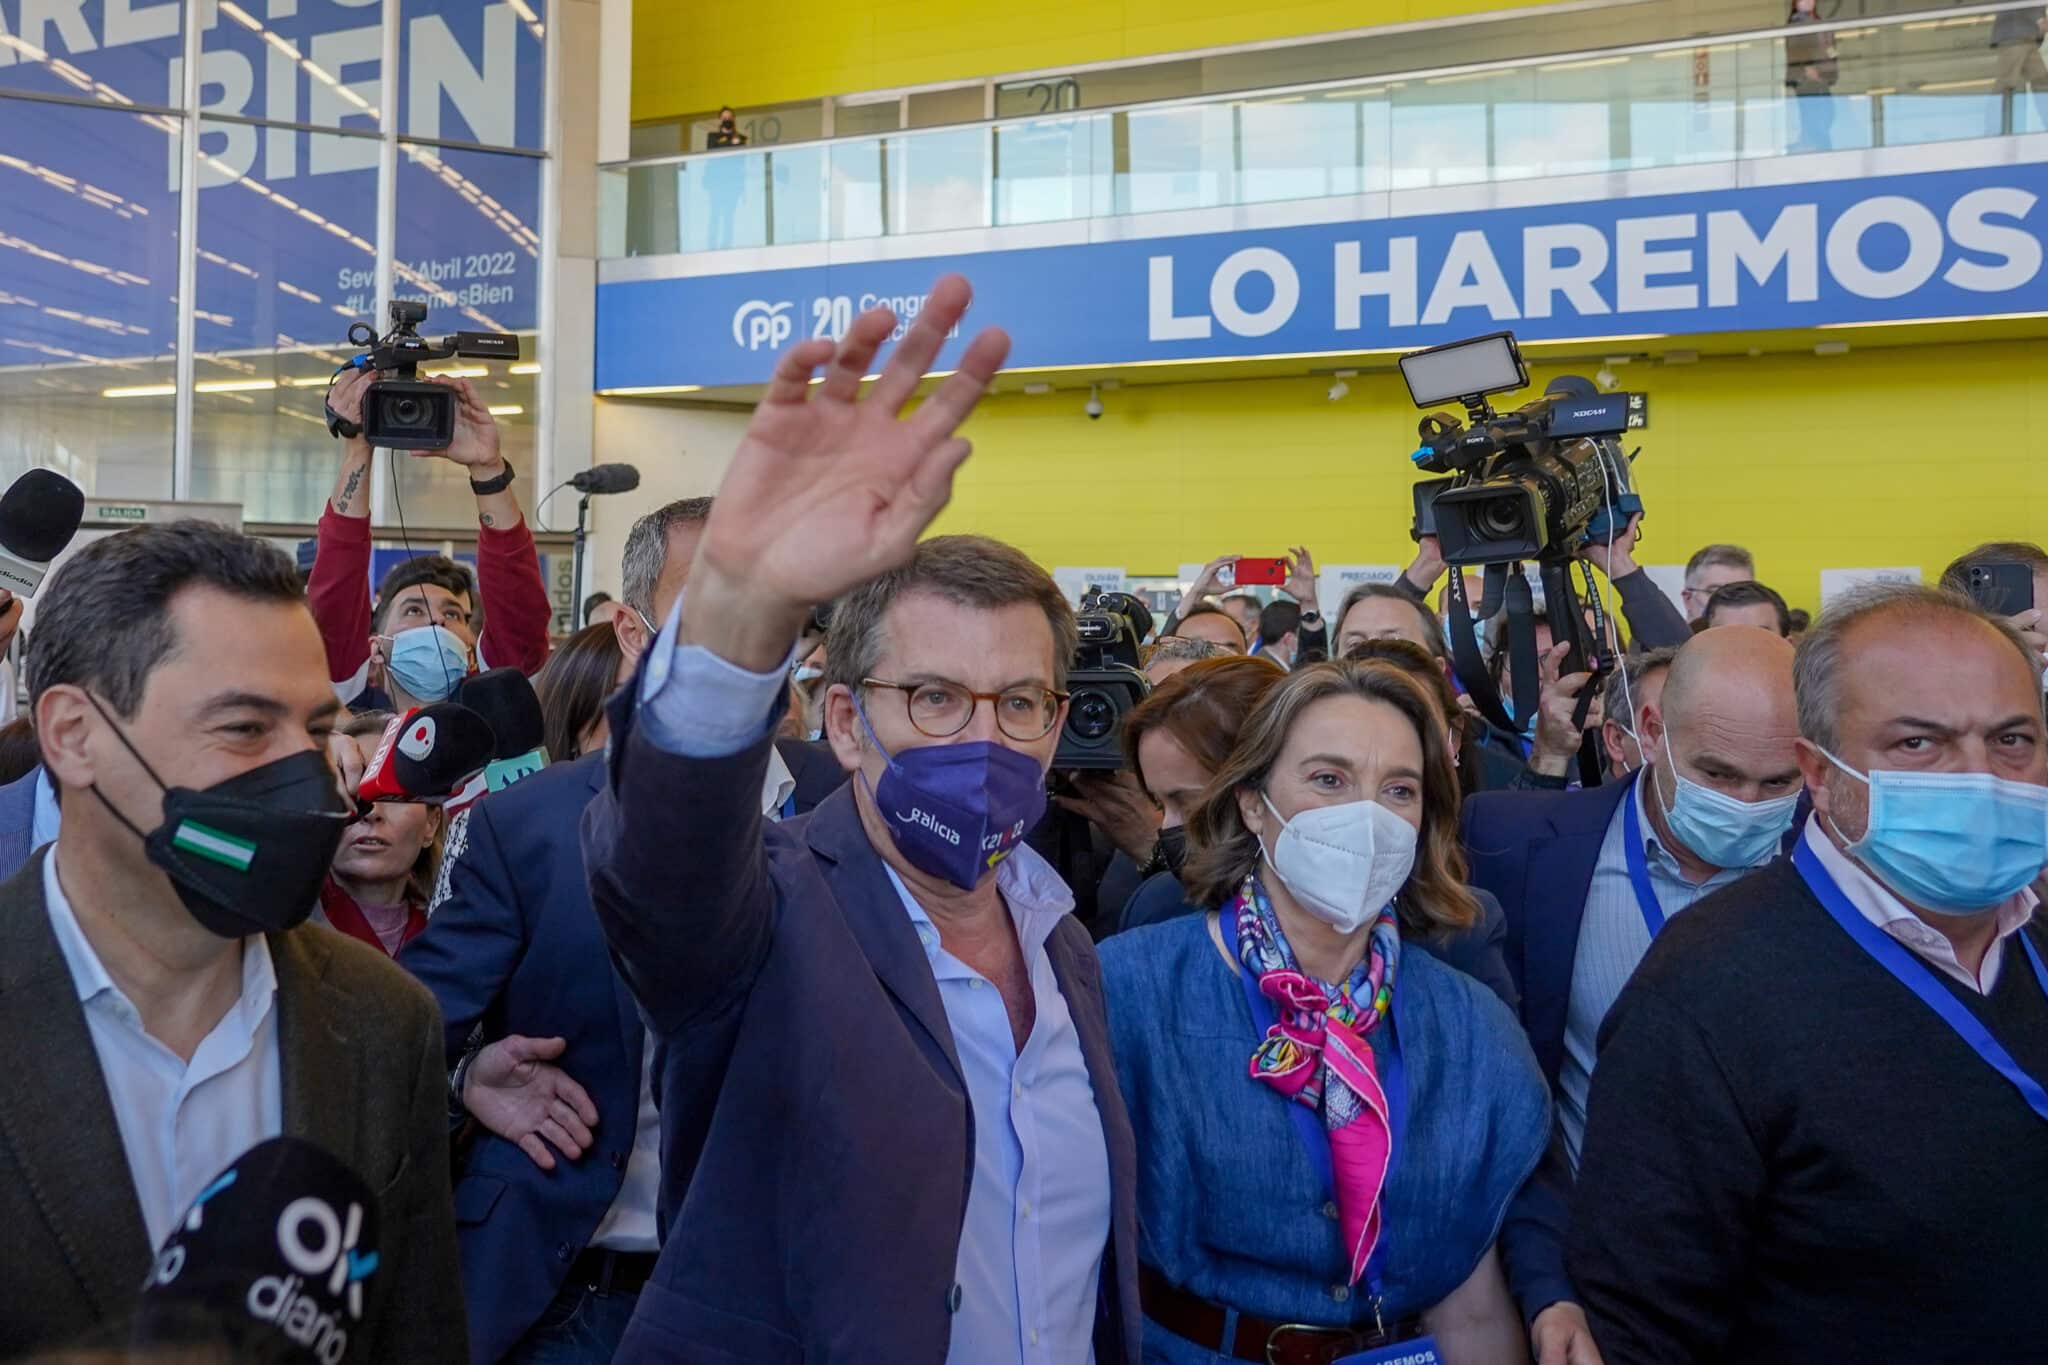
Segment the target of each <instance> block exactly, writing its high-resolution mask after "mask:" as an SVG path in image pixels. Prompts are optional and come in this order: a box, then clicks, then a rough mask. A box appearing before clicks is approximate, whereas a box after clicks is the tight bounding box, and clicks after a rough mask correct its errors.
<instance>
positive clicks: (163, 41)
mask: <svg viewBox="0 0 2048 1365" xmlns="http://www.w3.org/2000/svg"><path fill="white" fill-rule="evenodd" d="M229 2H230V3H231V2H232V0H229ZM183 8H184V0H128V3H126V4H122V5H114V4H108V3H106V2H105V0H84V3H80V2H79V0H70V3H66V4H44V3H34V2H33V0H31V3H26V4H24V3H14V4H8V5H6V6H4V7H0V90H33V91H37V92H40V93H44V94H52V95H70V96H74V97H82V98H85V99H93V100H103V101H105V102H107V103H110V104H144V105H157V106H165V107H176V106H179V105H182V104H183V103H184V102H185V100H184V84H183V82H184V76H183V75H182V73H181V72H180V71H179V70H178V68H180V67H182V66H183V65H184V63H183V62H181V61H180V60H179V57H180V54H181V53H183V52H184V50H185V40H184V38H183V37H182V36H181V35H182V34H183V32H184V29H183V26H182V18H181V14H180V11H182V10H183ZM8 131H9V133H10V134H11V133H12V132H13V130H12V129H11V128H10V129H9V130H8ZM7 143H8V145H9V146H11V147H21V146H26V145H32V144H26V143H23V142H20V141H18V140H16V139H14V138H12V137H11V136H10V137H9V138H8V139H7Z"/></svg>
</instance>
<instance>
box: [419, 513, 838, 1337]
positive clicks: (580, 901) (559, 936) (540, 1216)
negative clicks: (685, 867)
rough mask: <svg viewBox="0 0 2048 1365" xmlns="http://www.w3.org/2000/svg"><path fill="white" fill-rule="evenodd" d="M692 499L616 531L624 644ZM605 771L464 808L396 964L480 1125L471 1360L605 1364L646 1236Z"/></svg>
mask: <svg viewBox="0 0 2048 1365" xmlns="http://www.w3.org/2000/svg"><path fill="white" fill-rule="evenodd" d="M709 506H710V499H708V498H695V499H686V500H684V501H682V502H677V503H671V504H669V505H668V506H666V507H663V508H661V509H659V510H658V511H655V512H652V513H650V514H648V515H647V516H645V517H642V518H641V519H640V520H639V521H638V522H637V523H635V525H634V527H633V529H632V531H631V533H630V534H629V535H628V536H627V538H626V552H625V603H626V606H627V608H628V609H627V610H625V611H622V612H621V613H619V616H618V617H617V618H615V619H614V628H615V629H617V630H618V631H619V634H620V641H621V644H622V645H624V646H625V648H626V649H627V651H628V653H629V654H633V655H637V654H638V653H639V652H640V651H641V650H642V649H644V647H645V643H646V641H647V639H648V632H647V631H646V629H645V621H646V619H647V618H648V617H653V618H655V619H660V617H661V615H662V614H663V613H665V612H666V611H667V610H668V609H669V607H670V606H671V605H673V603H674V602H675V600H676V598H677V596H678V595H679V594H680V593H681V592H682V589H683V583H684V581H685V579H686V578H687V576H688V574H689V568H690V561H691V558H692V556H693V555H695V553H696V549H697V538H698V536H699V535H700V534H701V533H702V531H703V529H704V518H705V515H706V514H707V512H708V510H709ZM815 747H816V746H810V745H803V744H796V743H785V744H783V745H781V746H780V749H779V754H778V757H777V759H776V760H774V761H772V762H771V764H770V771H769V773H768V775H767V777H766V778H765V779H764V781H763V783H762V786H761V797H760V808H761V810H762V813H763V814H764V815H770V816H777V817H779V816H781V815H782V814H784V813H785V811H792V808H793V811H792V813H794V812H798V811H806V810H809V809H810V808H811V807H812V806H813V805H815V804H816V803H817V802H818V800H820V799H821V798H822V796H823V795H825V794H829V793H830V791H831V790H832V789H833V788H835V787H837V786H838V785H839V784H840V782H841V781H842V780H843V778H844V774H842V773H840V772H839V771H838V765H837V763H836V762H834V761H832V760H831V759H830V755H829V753H828V754H826V755H824V757H823V758H822V760H821V758H820V756H819V755H818V754H817V753H816V752H814V749H815ZM786 765H787V766H786ZM791 767H800V768H802V769H803V770H804V772H805V774H806V779H807V780H804V781H800V780H798V779H796V778H794V777H793V776H792V774H791V771H790V769H791ZM604 773H605V768H604V758H603V755H601V754H591V755H588V756H586V757H584V758H581V759H579V760H577V761H576V762H574V763H567V764H562V765H559V766H557V767H553V768H549V769H547V770H546V771H544V772H541V773H539V774H537V775H536V776H534V777H531V778H528V779H527V780H526V781H524V782H521V783H519V784H518V785H517V786H515V787H512V788H510V789H508V790H506V791H504V792H501V793H499V794H497V795H495V796H492V797H490V798H488V799H487V800H484V801H480V802H478V803H477V804H476V805H475V806H474V807H472V808H471V809H470V810H469V811H468V812H466V815H465V825H466V830H465V834H464V837H463V840H462V844H461V847H460V850H459V852H456V853H454V854H452V855H451V861H450V865H449V868H448V874H447V880H446V885H447V888H448V892H447V895H446V896H445V898H444V899H442V901H441V902H440V904H439V905H437V906H436V908H435V911H434V915H433V918H432V919H431V920H430V921H429V922H428V925H427V929H426V932H425V933H423V934H421V935H420V937H419V938H417V939H415V940H414V941H413V942H412V943H410V944H408V945H407V946H406V950H405V952H404V953H403V954H401V956H400V958H399V961H400V964H401V965H402V966H405V967H407V968H409V969H411V971H412V972H413V973H414V975H416V976H418V977H419V978H420V979H421V980H422V981H423V982H425V983H426V985H427V987H428V989H430V990H431V991H433V993H434V996H435V998H436V999H437V1000H438V1001H439V1002H440V1005H441V1013H442V1016H443V1019H444V1022H445V1024H446V1027H447V1047H448V1055H449V1057H450V1058H457V1059H463V1058H464V1054H465V1051H466V1050H468V1051H470V1052H471V1053H472V1055H470V1056H469V1057H467V1058H466V1059H464V1060H463V1061H462V1062H461V1063H459V1064H458V1066H457V1068H456V1069H457V1080H456V1081H455V1082H454V1094H455V1095H457V1096H459V1097H460V1101H459V1102H460V1103H461V1104H462V1105H463V1107H464V1108H466V1109H467V1111H468V1112H469V1113H470V1114H471V1115H472V1116H474V1117H475V1118H476V1119H477V1120H478V1123H479V1125H480V1126H481V1128H482V1130H483V1131H482V1133H481V1134H480V1135H479V1137H478V1140H477V1141H476V1142H475V1143H474V1145H472V1146H471V1147H470V1148H469V1149H468V1151H467V1153H466V1155H465V1158H464V1161H463V1165H462V1169H461V1172H460V1174H459V1177H458V1179H457V1182H456V1196H455V1210H456V1213H455V1216H456V1221H457V1224H458V1232H459V1242H460V1247H461V1253H462V1272H463V1280H464V1285H465V1289H466V1294H465V1298H466V1300H467V1303H468V1307H469V1322H470V1350H471V1356H472V1359H473V1360H474V1361H476V1362H478V1363H479V1365H482V1363H483V1362H490V1361H499V1360H514V1361H524V1360H546V1361H550V1362H561V1361H592V1362H599V1363H600V1365H601V1363H602V1362H608V1361H610V1360H611V1358H612V1355H613V1353H614V1351H616V1349H617V1347H618V1344H619V1338H620V1337H621V1336H622V1335H623V1333H624V1331H625V1327H626V1322H627V1320H628V1319H629V1318H630V1317H631V1316H632V1311H633V1305H634V1303H635V1301H636V1300H637V1298H638V1291H639V1288H640V1285H641V1284H642V1283H643V1282H644V1281H645V1280H646V1279H647V1276H648V1274H649V1272H650V1271H652V1270H653V1268H654V1260H655V1253H656V1251H657V1250H658V1249H659V1245H660V1237H659V1233H658V1222H657V1218H656V1195H657V1192H658V1189H659V1181H660V1143H659V1134H660V1121H659V1119H658V1117H657V1116H656V1111H655V1107H654V1100H653V1094H652V1090H651V1087H650V1085H649V1083H648V1078H649V1076H650V1074H651V1071H652V1058H653V1049H652V1048H650V1047H648V1046H647V1044H646V1041H645V1031H644V1030H643V1029H642V1027H641V1024H640V1016H639V1013H638V1011H637V1010H636V1009H635V1007H634V1004H633V999H632V996H631V995H630V994H628V993H627V991H626V989H625V987H624V985H623V984H622V983H621V982H620V981H619V980H618V977H617V974H616V973H615V972H614V971H613V969H612V965H611V958H610V956H609V954H608V952H607V950H606V947H605V941H604V933H603V931H602V930H601V929H600V928H599V927H598V923H597V918H596V916H595V915H594V914H593V913H592V911H591V908H590V893H589V890H588V884H587V881H586V879H585V876H584V869H583V850H582V845H581V842H580V840H579V838H578V834H577V826H578V822H579V819H580V817H581V815H582V813H583V808H584V807H585V806H586V805H588V804H589V803H590V800H591V798H592V797H594V796H595V795H596V794H597V792H598V791H599V790H600V788H602V786H603V785H604ZM473 1030H478V1031H480V1036H479V1041H480V1042H481V1043H482V1044H484V1045H483V1046H481V1047H480V1048H472V1047H470V1046H469V1040H470V1038H471V1034H472V1031H473Z"/></svg>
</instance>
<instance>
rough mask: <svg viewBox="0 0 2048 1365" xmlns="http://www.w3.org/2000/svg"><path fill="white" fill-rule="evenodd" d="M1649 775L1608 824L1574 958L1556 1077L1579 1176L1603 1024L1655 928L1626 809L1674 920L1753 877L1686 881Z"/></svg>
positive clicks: (1731, 874)
mask: <svg viewBox="0 0 2048 1365" xmlns="http://www.w3.org/2000/svg"><path fill="white" fill-rule="evenodd" d="M1648 774H1649V769H1647V768H1646V769H1644V770H1643V775H1642V776H1641V777H1639V778H1638V779H1637V780H1636V782H1635V783H1634V784H1633V785H1634V787H1635V790H1634V791H1632V792H1630V793H1629V794H1628V795H1627V796H1626V797H1625V798H1623V801H1622V803H1621V804H1618V805H1616V806H1615V808H1614V814H1613V816H1612V817H1611V818H1610V819H1609V820H1608V822H1607V837H1606V838H1605V839H1604V840H1603V841H1602V842H1601V844H1600V857H1599V859H1598V860H1597V861H1596V862H1595V863H1594V864H1593V881H1592V884H1591V886H1590V887H1589V888H1588V889H1587V892H1586V917H1585V919H1584V921H1583V922H1582V923H1581V924H1580V926H1579V948H1578V952H1577V953H1576V954H1575V955H1574V956H1573V958H1572V994H1571V1000H1570V1002H1569V1003H1568V1005H1567V1006H1566V1009H1565V1024H1564V1065H1563V1066H1562V1067H1561V1068H1560V1069H1559V1071H1558V1076H1557V1089H1558V1096H1557V1117H1558V1122H1559V1124H1560V1125H1561V1126H1562V1127H1563V1128H1564V1145H1565V1153H1566V1155H1567V1156H1569V1157H1570V1158H1571V1163H1572V1169H1573V1170H1575V1171H1576V1170H1577V1169H1578V1168H1579V1144H1580V1143H1581V1142H1582V1141H1583V1140H1584V1139H1585V1136H1586V1097H1587V1095H1588V1094H1589V1093H1590V1092H1591V1090H1592V1087H1593V1064H1594V1059H1595V1057H1596V1056H1597V1055H1598V1053H1599V1041H1600V1025H1601V1023H1602V1022H1603V1021H1605V1020H1606V1018H1607V1011H1609V1010H1611V1009H1613V1008H1614V1002H1615V1001H1616V1000H1617V999H1619V998H1620V996H1621V988H1622V987H1623V986H1626V985H1627V984H1628V979H1629V977H1631V976H1633V975H1635V970H1636V967H1637V966H1638V965H1639V964H1640V963H1641V962H1642V960H1643V956H1644V954H1646V953H1648V952H1649V951H1650V928H1649V926H1648V925H1646V924H1644V923H1643V912H1642V908H1641V907H1640V906H1638V905H1637V904H1636V888H1635V883H1634V882H1632V881H1630V880H1629V875H1628V826H1627V822H1626V817H1627V814H1628V806H1627V802H1630V801H1633V802H1634V803H1635V806H1636V817H1637V818H1638V819H1639V820H1640V821H1641V822H1642V831H1643V850H1644V853H1645V855H1646V861H1647V862H1648V864H1649V869H1650V885H1651V887H1652V888H1653V889H1655V891H1656V893H1657V906H1658V908H1659V909H1660V910H1662V911H1663V912H1664V917H1665V919H1666V920H1667V921H1669V920H1670V919H1672V918H1673V917H1675V916H1676V915H1678V914H1679V912H1680V911H1683V910H1688V909H1690V908H1692V906H1693V905H1695V904H1696V903H1698V902H1699V901H1701V900H1703V899H1704V898H1705V897H1706V896H1707V895H1708V894H1709V893H1711V892H1714V891H1719V890H1720V889H1721V888H1722V887H1724V886H1727V885H1729V884H1730V883H1731V882H1736V881H1739V880H1741V879H1742V878H1743V877H1746V876H1748V875H1749V873H1750V871H1751V869H1749V868H1746V867H1729V868H1722V869H1721V870H1720V871H1718V872H1716V873H1715V874H1714V875H1713V876H1711V877H1709V878H1708V879H1707V880H1706V881H1705V882H1702V883H1697V884H1695V883H1693V882H1691V881H1688V880H1686V876H1685V873H1684V871H1683V870H1682V869H1681V868H1680V867H1679V865H1678V858H1677V856H1676V855H1675V854H1673V853H1672V852H1671V850H1670V849H1668V848H1666V847H1664V844H1663V842H1662V841H1661V840H1659V839H1658V838H1657V827H1656V826H1655V825H1653V824H1651V823H1650V814H1649V812H1648V811H1647V810H1645V809H1644V807H1643V789H1644V788H1645V787H1646V786H1648V785H1649V782H1650V778H1649V775H1648Z"/></svg>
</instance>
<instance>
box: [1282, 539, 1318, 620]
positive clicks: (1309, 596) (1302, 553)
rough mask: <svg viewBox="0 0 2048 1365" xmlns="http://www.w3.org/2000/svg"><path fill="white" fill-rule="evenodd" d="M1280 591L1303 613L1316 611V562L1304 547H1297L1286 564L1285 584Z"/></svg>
mask: <svg viewBox="0 0 2048 1365" xmlns="http://www.w3.org/2000/svg"><path fill="white" fill-rule="evenodd" d="M1281 591H1282V592H1284V593H1286V594H1287V595H1288V596H1289V597H1292V598H1293V599H1294V600H1295V601H1296V602H1298V603H1300V604H1301V609H1302V610H1303V611H1305V612H1308V611H1314V610H1315V609H1316V561H1315V556H1314V555H1311V554H1310V553H1309V552H1308V547H1307V546H1306V545H1297V546H1295V547H1294V550H1293V552H1292V554H1291V556H1290V557H1289V559H1288V562H1287V582H1286V584H1285V585H1284V586H1283V587H1282V588H1281Z"/></svg>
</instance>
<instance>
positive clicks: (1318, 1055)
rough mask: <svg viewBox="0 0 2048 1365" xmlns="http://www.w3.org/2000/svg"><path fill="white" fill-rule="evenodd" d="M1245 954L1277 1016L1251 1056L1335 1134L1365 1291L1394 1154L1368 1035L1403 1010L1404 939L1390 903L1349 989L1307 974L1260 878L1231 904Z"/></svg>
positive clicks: (1257, 1074)
mask: <svg viewBox="0 0 2048 1365" xmlns="http://www.w3.org/2000/svg"><path fill="white" fill-rule="evenodd" d="M1228 912H1229V914H1230V917H1231V919H1232V921H1233V922H1234V923H1235V924H1236V927H1237V956H1238V960H1239V961H1241V962H1242V963H1244V966H1245V970H1247V971H1248V972H1250V973H1251V974H1252V976H1253V977H1254V978H1255V979H1256V980H1257V981H1258V983H1259V993H1260V994H1261V995H1263V996H1265V997H1266V998H1267V999H1268V1000H1271V1001H1272V1002H1273V1004H1274V1007H1275V1010H1274V1012H1275V1014H1276V1015H1277V1016H1278V1022H1276V1023H1275V1024H1274V1025H1273V1027H1272V1028H1270V1029H1268V1030H1267V1032H1266V1037H1265V1039H1264V1040H1263V1041H1261V1042H1260V1044H1259V1046H1258V1048H1257V1049H1256V1050H1255V1051H1253V1053H1252V1060H1251V1076H1252V1079H1253V1080H1257V1081H1263V1082H1265V1083H1266V1084H1267V1085H1270V1086H1272V1087H1273V1088H1274V1089H1275V1090H1277V1091H1279V1092H1280V1093H1281V1094H1282V1095H1284V1096H1287V1097H1288V1098H1290V1099H1292V1100H1295V1101H1296V1102H1298V1103H1301V1104H1305V1105H1307V1106H1308V1107H1309V1108H1310V1109H1311V1110H1312V1111H1314V1112H1316V1113H1318V1114H1320V1115H1321V1116H1322V1120H1323V1127H1324V1129H1325V1130H1326V1131H1327V1132H1328V1133H1329V1135H1330V1167H1331V1172H1332V1175H1333V1177H1334V1179H1335V1182H1336V1186H1337V1188H1336V1195H1337V1215H1338V1222H1339V1225H1340V1226H1341V1227H1342V1228H1343V1231H1344V1243H1345V1245H1346V1246H1347V1247H1349V1248H1350V1252H1351V1280H1350V1282H1351V1283H1352V1284H1357V1283H1358V1281H1359V1279H1360V1278H1361V1277H1363V1276H1364V1274H1365V1266H1366V1262H1367V1261H1368V1260H1370V1259H1371V1257H1372V1252H1373V1248H1374V1246H1376V1245H1377V1244H1378V1243H1379V1239H1380V1189H1381V1186H1382V1185H1384V1184H1385V1182H1386V1178H1387V1163H1388V1160H1389V1158H1390V1157H1391V1155H1392V1151H1393V1125H1392V1123H1391V1121H1390V1119H1389V1118H1388V1114H1387V1095H1386V1091H1384V1090H1382V1089H1381V1088H1380V1079H1379V1070H1378V1068H1377V1067H1376V1066H1375V1064H1374V1062H1373V1057H1372V1047H1371V1045H1370V1044H1369V1043H1368V1042H1367V1041H1366V1035H1368V1034H1370V1033H1371V1032H1372V1031H1373V1029H1375V1028H1377V1027H1378V1026H1379V1024H1380V1021H1381V1020H1383V1019H1385V1018H1386V1017H1387V1012H1388V1010H1389V1009H1391V1008H1392V1007H1393V1003H1394V972H1395V969H1396V968H1397V967H1398V966H1399V965H1400V961H1401V932H1400V928H1399V925H1398V923H1397V922H1396V920H1395V918H1394V907H1393V906H1392V905H1391V904H1389V905H1388V906H1386V907H1385V908H1384V909H1382V910H1381V911H1380V914H1379V918H1378V919H1376V920H1374V921H1373V925H1372V931H1371V934H1372V937H1371V941H1370V945H1369V947H1368V949H1367V952H1366V956H1365V961H1363V962H1361V963H1360V964H1359V965H1358V970H1357V971H1355V972H1353V973H1352V975H1351V979H1350V980H1349V981H1347V982H1345V983H1344V984H1343V985H1341V986H1336V987H1326V986H1324V985H1323V984H1322V983H1321V982H1319V981H1316V980H1315V979H1314V978H1312V977H1310V976H1308V975H1307V974H1306V973H1304V972H1303V971H1302V970H1301V968H1300V967H1299V966H1298V965H1297V964H1296V962H1295V960H1294V950H1293V949H1292V948H1290V947H1288V945H1287V939H1286V936H1285V935H1283V934H1282V933H1281V932H1280V921H1279V919H1278V917H1276V916H1275V915H1274V913H1273V904H1272V902H1271V901H1269V900H1268V899H1266V889H1265V887H1264V886H1263V885H1261V884H1260V882H1259V878H1258V874H1257V873H1253V874H1252V875H1251V876H1249V877H1246V878H1245V881H1244V887H1243V889H1242V890H1240V891H1239V892H1238V894H1237V899H1236V900H1234V901H1232V902H1231V904H1230V906H1229V907H1228Z"/></svg>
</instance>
